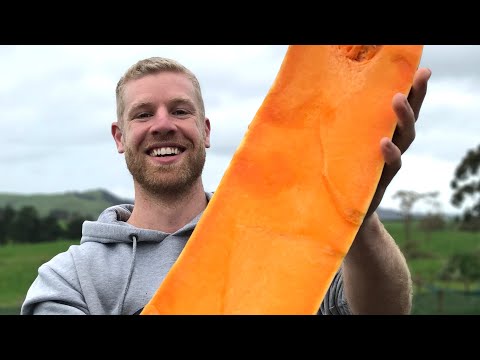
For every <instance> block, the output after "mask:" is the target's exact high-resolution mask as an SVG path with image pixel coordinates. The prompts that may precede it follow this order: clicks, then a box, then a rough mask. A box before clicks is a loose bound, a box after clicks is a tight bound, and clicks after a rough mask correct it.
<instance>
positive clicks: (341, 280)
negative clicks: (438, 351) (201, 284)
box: [21, 57, 430, 314]
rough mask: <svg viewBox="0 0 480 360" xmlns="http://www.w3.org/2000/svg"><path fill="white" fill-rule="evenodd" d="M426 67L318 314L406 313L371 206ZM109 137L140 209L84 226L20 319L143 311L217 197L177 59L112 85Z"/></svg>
mask: <svg viewBox="0 0 480 360" xmlns="http://www.w3.org/2000/svg"><path fill="white" fill-rule="evenodd" d="M429 77H430V71H429V70H428V69H419V70H418V71H417V73H416V76H415V79H414V84H413V88H412V90H411V93H410V99H409V101H407V99H406V98H405V96H404V95H402V94H397V95H395V96H394V98H393V103H392V106H393V109H394V111H395V112H396V114H397V116H398V127H397V131H396V135H395V136H394V139H393V143H392V141H390V140H389V139H386V138H385V139H382V140H381V142H380V144H379V146H381V150H382V152H383V155H384V158H385V162H386V166H385V169H384V172H383V174H382V178H381V180H380V182H379V185H378V188H377V191H376V193H375V195H374V198H373V201H372V204H371V206H370V209H369V211H368V214H367V216H366V218H365V219H364V222H363V224H362V226H361V228H360V230H359V232H358V234H357V236H356V238H355V240H354V242H353V244H352V246H351V249H350V251H349V252H348V254H347V256H346V257H345V259H344V262H343V264H342V267H341V269H340V270H339V272H338V273H337V274H336V276H335V278H334V280H333V282H332V284H331V286H330V289H329V290H328V292H327V294H326V296H325V299H324V301H323V303H322V306H321V309H319V313H321V314H350V313H352V314H408V313H409V312H410V310H411V291H412V287H411V279H410V273H409V269H408V266H407V264H406V261H405V259H404V257H403V255H402V253H401V252H400V250H399V248H398V246H397V245H396V244H395V241H394V240H393V239H392V238H391V237H390V235H389V234H388V233H387V232H386V231H385V229H384V227H383V226H382V224H381V222H380V221H379V218H378V216H377V214H376V213H375V209H376V208H377V206H378V205H379V203H380V200H381V198H382V196H383V194H384V192H385V189H386V187H387V185H388V184H389V183H390V181H391V180H392V178H393V176H394V175H395V174H396V173H397V171H398V170H399V169H400V166H401V154H402V153H403V152H404V151H405V150H406V149H407V148H408V147H409V145H410V144H411V143H412V141H413V139H414V137H415V129H414V128H415V127H414V125H415V121H416V118H417V117H418V113H419V111H420V107H421V104H422V102H423V99H424V97H425V94H426V89H427V81H428V78H429ZM116 99H117V122H114V123H113V124H112V128H111V130H112V135H113V138H114V140H115V143H116V146H117V150H118V152H119V153H124V154H125V160H126V164H127V167H128V169H129V171H130V173H131V174H132V176H133V180H134V189H135V205H134V206H133V205H129V204H125V205H119V206H114V207H111V208H108V209H106V210H105V211H104V212H103V213H102V214H101V215H100V216H99V219H98V221H86V222H85V223H84V225H83V234H82V239H81V244H80V245H74V246H71V247H70V248H69V250H68V251H66V252H64V253H61V254H59V255H57V256H55V257H54V258H53V259H52V260H50V261H49V262H47V263H46V264H44V265H42V266H41V267H40V268H39V271H38V276H37V278H36V279H35V281H34V282H33V284H32V286H31V287H30V289H29V291H28V293H27V296H26V299H25V302H24V303H23V305H22V309H21V313H22V314H138V313H140V311H141V310H142V308H143V307H144V306H145V304H146V303H147V302H148V301H149V300H150V298H151V297H152V296H153V294H154V292H155V291H156V289H157V288H158V287H159V285H160V284H161V282H162V280H163V279H164V277H165V275H166V274H167V272H168V271H169V269H170V267H171V266H172V265H173V263H174V262H175V260H176V259H177V257H178V256H179V254H180V252H181V251H182V249H183V247H184V245H185V243H186V241H187V240H188V238H189V236H190V235H191V233H192V231H193V229H194V227H195V225H196V223H197V221H198V219H199V218H200V216H201V215H202V212H203V210H204V209H205V208H206V206H207V204H208V201H209V199H210V198H211V196H212V194H211V193H206V192H205V190H204V187H203V183H202V178H201V173H202V170H203V166H204V163H205V156H206V148H208V147H210V120H209V119H208V118H206V117H205V109H204V103H203V99H202V94H201V90H200V85H199V83H198V80H197V78H196V77H195V75H194V74H193V73H191V72H190V71H189V70H188V69H186V68H185V67H183V66H182V65H181V64H179V63H177V62H176V61H173V60H169V59H164V58H159V57H154V58H149V59H145V60H141V61H139V62H138V63H136V64H134V65H133V66H132V67H131V68H130V69H128V70H127V72H126V73H125V75H124V76H123V77H122V78H121V79H120V81H119V82H118V84H117V88H116Z"/></svg>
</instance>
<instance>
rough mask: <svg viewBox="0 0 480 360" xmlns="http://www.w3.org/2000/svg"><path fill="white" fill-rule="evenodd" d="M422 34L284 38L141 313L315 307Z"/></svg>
mask: <svg viewBox="0 0 480 360" xmlns="http://www.w3.org/2000/svg"><path fill="white" fill-rule="evenodd" d="M422 50H423V46H421V45H405V46H403V45H391V46H387V45H384V46H362V45H354V46H346V45H345V46H334V45H317V46H310V45H308V46H301V45H292V46H290V47H289V48H288V50H287V52H286V55H285V58H284V60H283V63H282V65H281V67H280V70H279V72H278V74H277V77H276V79H275V81H274V83H273V85H272V87H271V88H270V90H269V92H268V94H267V96H266V97H265V99H264V101H263V103H262V105H261V106H260V108H259V110H258V112H257V113H256V115H255V117H254V119H253V121H252V122H251V124H250V126H249V128H248V131H247V132H246V134H245V136H244V138H243V140H242V142H241V143H240V145H239V147H238V148H237V151H236V152H235V154H234V156H233V158H232V160H231V162H230V165H229V167H228V168H227V170H226V172H225V174H224V176H223V178H222V180H221V181H220V184H219V186H218V188H217V190H216V191H215V193H214V195H213V197H212V199H211V200H210V203H209V205H208V207H207V208H206V210H205V212H204V214H203V215H202V217H201V219H200V221H199V223H198V224H197V227H196V229H195V231H194V232H193V234H192V236H191V237H190V239H189V241H188V242H187V244H186V246H185V248H184V250H183V251H182V253H181V254H180V256H179V258H178V259H177V261H176V263H175V264H174V265H173V267H172V268H171V270H170V272H169V273H168V274H167V276H166V278H165V279H164V281H163V282H162V284H161V285H160V287H159V288H158V290H157V291H156V293H155V294H154V296H153V297H152V299H151V300H150V301H149V303H148V304H147V305H146V306H145V308H144V310H143V312H142V314H143V315H146V314H315V313H316V312H317V311H318V310H319V308H320V305H321V302H322V300H323V298H324V296H325V294H326V291H327V290H328V287H329V285H330V283H331V281H332V280H333V277H334V275H335V273H336V272H337V270H338V269H339V267H340V265H341V262H342V260H343V258H344V257H345V255H346V253H347V251H348V249H349V248H350V246H351V244H352V241H353V240H354V238H355V235H356V233H357V231H358V229H359V227H360V225H361V223H362V221H363V218H364V216H365V214H366V212H367V210H368V207H369V204H370V202H371V200H372V197H373V194H374V192H375V189H376V187H377V184H378V181H379V179H380V176H381V173H382V169H383V166H384V160H383V157H382V154H381V152H380V139H381V138H382V137H391V136H392V135H393V132H394V130H395V126H396V122H397V119H396V116H395V114H394V112H393V109H392V98H393V96H394V94H395V93H397V92H401V93H404V94H407V93H408V92H409V90H410V88H411V85H412V82H413V76H414V73H415V71H416V69H417V67H418V65H419V62H420V58H421V54H422Z"/></svg>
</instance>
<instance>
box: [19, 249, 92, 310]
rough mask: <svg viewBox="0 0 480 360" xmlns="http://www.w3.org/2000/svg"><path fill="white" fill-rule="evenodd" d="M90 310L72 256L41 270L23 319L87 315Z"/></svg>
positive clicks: (65, 255) (64, 255)
mask: <svg viewBox="0 0 480 360" xmlns="http://www.w3.org/2000/svg"><path fill="white" fill-rule="evenodd" d="M88 313H89V311H88V308H87V305H86V303H85V300H84V298H83V296H82V293H81V289H80V283H79V281H78V277H77V272H76V269H75V264H74V261H73V258H72V255H71V253H70V252H68V251H67V252H64V253H61V254H58V255H56V256H55V257H54V258H53V259H52V260H50V261H49V262H47V263H45V264H43V265H42V266H40V268H39V269H38V275H37V278H36V279H35V281H34V282H33V283H32V285H31V286H30V288H29V290H28V292H27V295H26V298H25V301H24V302H23V304H22V307H21V310H20V314H21V315H83V314H88Z"/></svg>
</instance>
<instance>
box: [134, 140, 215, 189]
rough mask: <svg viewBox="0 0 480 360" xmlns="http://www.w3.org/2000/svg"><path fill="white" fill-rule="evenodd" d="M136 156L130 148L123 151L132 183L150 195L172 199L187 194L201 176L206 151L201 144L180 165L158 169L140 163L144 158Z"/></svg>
mask: <svg viewBox="0 0 480 360" xmlns="http://www.w3.org/2000/svg"><path fill="white" fill-rule="evenodd" d="M137 155H138V154H137ZM137 155H136V154H135V153H133V152H132V151H131V150H130V148H127V149H125V162H126V163H127V168H128V170H129V171H130V174H132V176H133V179H134V181H136V182H137V183H138V184H139V185H140V186H141V187H142V188H143V189H144V190H145V191H147V192H149V193H150V194H152V195H156V196H162V197H172V196H179V195H181V194H185V193H187V192H188V191H189V190H190V189H191V188H192V186H193V185H194V184H195V182H196V181H197V180H198V178H199V177H200V176H201V175H202V171H203V167H204V166H205V159H206V150H205V146H204V144H203V142H202V143H201V144H199V147H198V149H196V151H195V152H193V154H192V155H191V156H190V157H188V158H186V159H185V160H186V162H183V163H182V164H181V165H178V164H172V165H164V166H161V167H158V168H152V167H151V166H149V165H147V164H145V163H144V162H143V161H142V160H144V158H142V157H141V156H140V155H138V156H137Z"/></svg>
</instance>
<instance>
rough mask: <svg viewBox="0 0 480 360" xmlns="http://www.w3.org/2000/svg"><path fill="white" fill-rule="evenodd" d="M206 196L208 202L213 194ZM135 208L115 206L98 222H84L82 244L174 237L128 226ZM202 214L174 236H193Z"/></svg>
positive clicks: (157, 239) (106, 210)
mask: <svg viewBox="0 0 480 360" xmlns="http://www.w3.org/2000/svg"><path fill="white" fill-rule="evenodd" d="M205 195H206V197H207V201H210V199H211V197H212V195H213V194H212V193H207V192H206V193H205ZM133 207H134V205H133V204H120V205H114V206H111V207H109V208H107V209H105V210H104V211H103V212H102V213H101V214H100V215H99V217H98V219H97V220H96V221H84V223H83V226H82V238H81V240H80V243H81V244H83V243H86V242H99V243H103V244H112V243H132V240H133V238H135V239H136V241H137V242H144V241H147V242H157V243H158V242H161V241H162V240H164V239H165V238H166V237H167V236H169V235H172V234H169V233H165V232H162V231H158V230H149V229H141V228H137V227H135V226H133V225H130V224H128V223H127V221H128V219H129V218H130V216H131V215H132V211H133ZM202 214H203V212H201V213H200V214H198V215H197V216H196V217H195V218H194V219H192V221H190V222H189V223H188V224H186V225H185V226H184V227H182V228H181V229H179V230H177V231H175V232H174V233H173V234H175V235H180V236H181V235H186V234H188V233H190V234H191V233H192V232H193V229H194V228H195V226H196V225H197V222H198V220H199V219H200V216H201V215H202Z"/></svg>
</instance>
